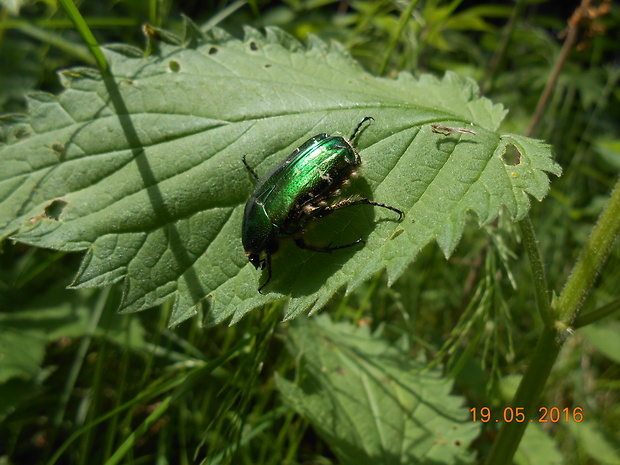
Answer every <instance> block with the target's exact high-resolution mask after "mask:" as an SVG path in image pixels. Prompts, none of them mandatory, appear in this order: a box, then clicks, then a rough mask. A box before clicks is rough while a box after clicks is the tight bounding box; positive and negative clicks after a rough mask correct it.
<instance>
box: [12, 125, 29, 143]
mask: <svg viewBox="0 0 620 465" xmlns="http://www.w3.org/2000/svg"><path fill="white" fill-rule="evenodd" d="M29 136H30V131H29V130H28V129H26V128H18V129H16V130H15V132H14V133H13V137H15V139H18V140H20V139H27V138H28V137H29Z"/></svg>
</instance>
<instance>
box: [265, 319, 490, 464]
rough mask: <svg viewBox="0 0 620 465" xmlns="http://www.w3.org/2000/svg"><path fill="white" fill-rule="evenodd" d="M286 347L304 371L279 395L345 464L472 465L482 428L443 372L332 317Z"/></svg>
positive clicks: (307, 323) (295, 329)
mask: <svg viewBox="0 0 620 465" xmlns="http://www.w3.org/2000/svg"><path fill="white" fill-rule="evenodd" d="M286 341H287V346H288V347H289V351H290V352H291V355H292V357H293V358H294V359H295V360H298V361H299V362H300V364H301V366H302V367H304V370H303V373H302V374H301V376H300V381H299V383H298V384H293V383H291V382H289V381H287V380H285V379H284V378H282V377H280V376H278V377H277V378H276V381H277V385H278V388H279V390H280V391H281V393H282V394H283V399H284V400H285V402H286V403H287V404H288V405H289V406H291V407H292V408H293V409H295V410H296V411H297V412H298V413H300V414H301V415H303V416H304V417H306V418H308V419H309V420H310V422H311V423H312V424H313V426H314V427H315V428H316V430H317V432H318V433H319V434H320V435H321V436H322V437H323V439H324V440H325V441H326V442H327V443H328V444H329V445H330V447H331V449H332V450H333V452H334V453H335V454H336V456H337V457H338V460H339V463H342V464H360V463H372V464H386V465H387V464H389V465H395V464H399V463H402V464H410V463H416V464H425V463H429V464H431V463H432V464H435V465H438V464H442V463H445V464H450V465H452V464H455V463H473V459H474V457H473V455H472V454H471V453H469V452H468V451H467V448H468V447H469V445H470V444H471V442H472V441H473V440H474V439H475V438H476V436H477V435H478V433H479V430H480V424H479V423H474V422H472V421H471V417H470V415H469V413H468V410H467V408H465V407H463V399H460V398H458V397H456V396H452V395H450V391H451V389H452V382H451V381H450V380H448V379H446V378H443V377H442V376H441V372H440V371H439V370H433V371H430V372H425V373H421V371H422V369H423V368H424V364H423V363H422V362H418V361H414V360H411V357H410V356H409V355H408V353H407V351H406V350H399V349H397V348H395V347H394V346H391V345H390V344H389V343H388V342H387V341H386V340H384V339H381V337H379V336H378V335H377V334H374V335H372V334H370V333H369V331H368V328H367V327H362V328H352V327H351V325H349V324H334V323H332V322H331V321H330V319H329V317H328V316H327V315H325V316H323V315H321V316H319V317H315V318H312V319H303V320H299V321H298V322H297V321H296V322H295V324H294V325H292V327H291V328H289V330H288V331H287V338H286Z"/></svg>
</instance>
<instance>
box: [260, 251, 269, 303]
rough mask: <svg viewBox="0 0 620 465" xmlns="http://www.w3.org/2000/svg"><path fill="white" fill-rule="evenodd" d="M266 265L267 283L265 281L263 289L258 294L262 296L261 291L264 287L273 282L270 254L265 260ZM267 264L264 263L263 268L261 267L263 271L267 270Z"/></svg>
mask: <svg viewBox="0 0 620 465" xmlns="http://www.w3.org/2000/svg"><path fill="white" fill-rule="evenodd" d="M265 263H266V264H267V281H265V282H264V283H263V284H262V285H261V287H259V288H258V293H259V294H262V292H261V290H262V289H263V287H265V286H266V285H267V284H269V281H271V254H270V253H268V254H267V258H265ZM265 263H263V266H261V270H264V269H265Z"/></svg>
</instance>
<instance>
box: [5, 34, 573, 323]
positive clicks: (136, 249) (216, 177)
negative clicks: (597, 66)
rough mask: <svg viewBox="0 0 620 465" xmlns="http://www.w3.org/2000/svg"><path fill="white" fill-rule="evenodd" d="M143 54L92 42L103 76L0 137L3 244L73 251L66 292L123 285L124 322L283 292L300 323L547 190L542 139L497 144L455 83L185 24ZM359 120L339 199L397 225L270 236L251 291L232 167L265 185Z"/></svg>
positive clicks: (82, 72) (71, 76)
mask: <svg viewBox="0 0 620 465" xmlns="http://www.w3.org/2000/svg"><path fill="white" fill-rule="evenodd" d="M160 36H161V34H160ZM168 42H170V43H168ZM175 42H176V43H178V44H181V43H184V44H186V45H177V44H175ZM153 44H154V45H155V46H156V53H154V54H153V55H151V56H143V54H142V53H141V52H140V51H139V50H137V49H134V48H131V47H128V46H110V47H108V48H106V50H105V51H106V55H107V59H108V61H109V63H110V66H111V70H112V74H113V78H111V79H106V80H104V79H103V78H102V77H101V76H100V75H99V74H98V72H97V71H96V70H93V69H90V68H73V69H69V70H64V71H62V72H61V73H60V78H61V81H62V84H63V85H64V87H65V91H63V92H62V93H61V94H60V95H58V96H53V95H49V94H44V93H38V94H34V95H32V96H31V97H30V99H29V108H30V115H29V117H28V118H21V119H16V118H9V117H5V122H6V124H5V125H4V127H3V128H2V130H1V135H2V138H3V139H4V142H5V144H4V145H1V146H0V160H1V161H2V166H3V170H2V173H0V238H5V237H8V236H11V237H12V238H13V239H14V240H17V241H20V242H24V243H27V244H30V245H33V246H39V247H47V248H52V249H59V250H64V251H73V252H78V251H85V252H86V255H85V257H84V260H83V262H82V266H81V268H80V270H79V272H78V274H77V276H76V278H75V281H74V284H73V285H74V287H78V288H85V287H94V286H106V285H110V284H112V283H115V282H118V281H121V280H122V281H123V284H124V292H123V299H122V302H121V306H120V307H121V310H122V311H125V312H132V311H138V310H144V309H147V308H150V307H153V306H155V305H158V304H160V303H162V302H164V301H166V300H168V299H169V298H171V297H174V307H173V312H172V316H171V320H170V324H171V325H174V324H178V323H180V322H182V321H184V320H186V319H187V318H189V317H191V316H193V315H195V314H196V312H197V311H198V309H199V308H201V306H203V304H205V303H206V304H207V306H208V307H207V308H208V312H207V316H206V323H208V324H216V323H219V322H222V321H224V320H226V319H230V320H231V321H232V322H235V321H238V320H239V319H240V318H241V317H242V316H243V315H245V314H246V313H247V312H248V311H251V310H253V309H255V308H257V307H259V306H261V305H263V304H265V303H267V302H269V301H273V300H275V299H278V298H281V297H289V305H288V307H287V310H286V317H287V318H292V317H295V316H297V315H299V314H301V313H304V312H310V313H311V312H315V311H317V310H319V309H320V308H322V307H323V306H324V305H325V304H326V303H327V302H328V301H329V300H330V299H331V298H332V297H333V296H334V294H335V293H336V292H337V291H339V290H340V289H343V288H344V289H347V290H348V291H350V290H353V289H355V288H356V287H358V286H359V285H360V284H361V283H362V282H364V281H365V280H367V279H369V278H370V277H372V276H373V275H375V274H376V273H378V272H380V271H381V270H384V269H385V270H387V274H388V279H389V282H390V283H392V282H394V280H396V279H397V278H398V277H399V276H400V275H401V274H402V273H403V272H404V270H405V269H406V268H407V266H408V265H409V264H410V263H411V262H412V261H413V260H414V259H415V257H416V255H417V254H418V253H419V251H420V250H421V249H422V248H423V247H424V246H426V245H427V244H429V243H430V242H432V241H436V242H437V243H438V244H439V247H440V248H441V249H442V251H443V253H444V254H445V255H446V256H448V255H449V254H450V253H451V252H452V251H453V250H454V248H455V247H456V245H457V244H458V242H459V240H460V237H461V235H462V232H463V228H464V225H465V221H466V219H467V218H468V216H469V213H468V212H470V211H471V212H475V213H476V215H477V217H478V220H479V222H480V223H481V224H486V223H489V222H490V221H493V219H495V218H496V217H497V215H498V213H499V211H500V210H501V209H502V208H506V209H507V210H508V212H509V214H510V216H511V217H512V218H513V219H514V220H519V219H521V218H523V216H524V215H525V214H526V213H527V211H528V209H529V206H530V200H529V196H530V195H531V196H534V197H535V198H537V199H538V200H541V199H542V198H543V197H544V196H545V195H546V193H547V191H548V189H549V179H548V177H547V174H546V173H545V172H550V173H554V174H556V175H559V174H560V172H561V170H560V167H559V166H558V165H557V164H556V163H555V162H553V160H552V159H551V152H550V148H549V147H548V146H547V145H545V144H543V143H542V142H540V141H537V140H534V139H528V138H526V137H522V136H518V135H511V134H500V133H498V132H497V128H498V127H499V124H500V122H501V120H502V118H503V117H504V115H505V110H504V109H503V107H502V106H501V105H495V104H493V103H492V102H491V101H489V100H488V99H486V98H482V97H480V96H479V91H478V87H477V85H476V84H475V83H474V82H473V81H471V80H468V79H463V78H459V77H458V76H456V75H455V74H452V73H447V74H446V75H445V77H444V78H443V79H441V80H439V79H437V78H435V77H432V76H429V75H423V76H421V77H420V78H419V79H414V78H413V77H412V76H411V75H409V74H406V73H402V74H400V75H399V76H398V78H397V79H384V78H377V77H374V76H371V75H370V74H368V73H366V72H364V71H363V70H362V69H361V68H360V67H359V66H358V65H357V64H356V63H355V62H354V61H353V60H352V59H351V57H350V56H349V55H348V54H347V53H346V52H345V51H344V50H343V48H342V46H340V45H338V44H333V45H330V46H328V45H326V44H324V43H323V42H320V41H319V40H318V39H316V38H315V39H312V40H311V41H310V43H309V45H308V47H304V46H302V45H301V44H300V43H299V42H297V41H296V40H295V39H293V38H292V37H290V36H288V35H286V34H285V33H284V32H282V31H281V30H279V29H275V28H268V29H266V33H265V35H262V34H260V33H259V32H257V31H256V30H253V29H248V30H246V36H245V39H244V40H237V39H234V38H232V37H230V36H228V35H227V34H226V33H225V32H223V31H221V30H213V31H212V32H211V33H210V35H209V36H202V35H201V34H199V33H198V32H197V29H196V28H194V27H188V29H187V31H186V37H185V41H184V42H183V41H182V40H181V39H179V40H176V41H175V40H168V41H167V42H159V43H158V42H153ZM365 116H372V117H373V118H374V119H375V121H374V123H373V124H371V125H369V126H368V127H367V128H365V130H364V131H362V132H361V133H360V134H359V137H358V138H357V140H356V143H357V146H358V149H359V150H360V153H361V157H362V160H363V168H362V172H361V177H360V178H358V179H357V180H356V181H355V182H354V183H353V185H352V186H350V188H349V189H347V190H346V195H354V194H359V195H362V196H364V197H369V198H372V199H373V200H375V201H377V202H381V203H386V204H388V205H392V206H394V207H396V208H399V209H401V210H403V211H404V212H405V217H404V219H403V221H402V222H400V223H399V222H396V221H394V220H393V219H392V217H390V216H386V214H385V212H382V211H376V210H377V209H373V208H372V207H368V206H358V207H354V208H350V209H344V210H342V211H339V212H337V213H335V214H334V215H330V217H329V218H325V219H322V220H320V221H316V222H315V223H316V227H314V228H312V231H310V233H309V235H308V236H309V238H311V239H313V240H315V241H319V242H323V243H333V244H334V245H337V244H344V243H347V241H348V242H351V241H352V240H355V239H357V238H359V237H362V238H363V239H364V240H365V244H364V245H363V247H359V248H355V250H353V248H351V249H345V250H342V251H338V252H335V253H332V254H320V253H316V252H311V251H307V250H299V249H298V248H296V247H295V246H294V244H292V243H291V241H284V243H283V246H282V248H281V251H280V253H279V254H278V255H276V256H274V259H273V279H272V281H271V282H270V284H269V285H268V286H267V287H266V288H265V289H264V290H263V292H265V294H266V295H261V294H259V293H258V292H257V288H258V286H259V283H262V282H264V280H265V278H264V276H263V275H261V273H260V272H258V271H256V270H255V269H254V267H253V266H252V265H251V264H250V263H249V262H248V261H247V259H246V257H245V255H244V253H243V249H242V247H241V219H242V215H243V208H244V205H245V202H246V201H247V199H248V197H249V195H250V193H251V192H252V189H253V182H252V181H253V180H252V179H251V177H250V176H249V175H248V173H247V171H246V170H245V169H244V166H243V164H242V162H241V158H242V157H243V156H244V155H246V156H247V160H248V163H250V165H251V166H252V167H253V168H254V169H255V170H256V171H257V173H258V174H259V175H260V176H264V175H265V174H266V173H267V172H268V171H269V170H270V169H271V168H272V167H273V166H275V165H276V164H277V163H278V162H280V161H281V160H282V159H284V158H285V157H286V156H287V155H288V154H290V153H291V152H292V151H293V150H294V149H295V148H296V147H298V146H299V145H301V144H302V143H303V142H304V141H305V140H307V139H308V138H310V137H312V136H314V135H316V134H318V133H322V132H326V133H329V134H334V133H339V134H343V135H345V136H346V135H349V134H350V133H351V130H352V129H353V127H354V126H355V125H356V124H357V123H358V122H359V121H360V120H361V119H362V118H363V117H365ZM431 124H434V125H437V126H441V127H448V128H461V129H465V130H466V131H468V132H458V131H454V132H452V133H450V132H449V131H448V133H447V134H438V133H436V132H434V130H433V128H432V127H431ZM505 154H510V157H508V156H507V155H505ZM263 273H265V272H263Z"/></svg>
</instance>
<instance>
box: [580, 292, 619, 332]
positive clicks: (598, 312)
mask: <svg viewBox="0 0 620 465" xmlns="http://www.w3.org/2000/svg"><path fill="white" fill-rule="evenodd" d="M619 310H620V297H618V298H616V299H614V300H612V301H611V302H608V303H606V304H605V305H603V306H602V307H599V308H597V309H595V310H592V311H591V312H587V313H581V314H580V315H579V316H578V317H577V319H576V320H575V323H573V328H574V329H579V328H583V327H584V326H588V325H589V324H592V323H594V322H595V321H599V320H602V319H603V318H606V317H608V316H609V315H612V314H613V313H616V312H617V311H619Z"/></svg>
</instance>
